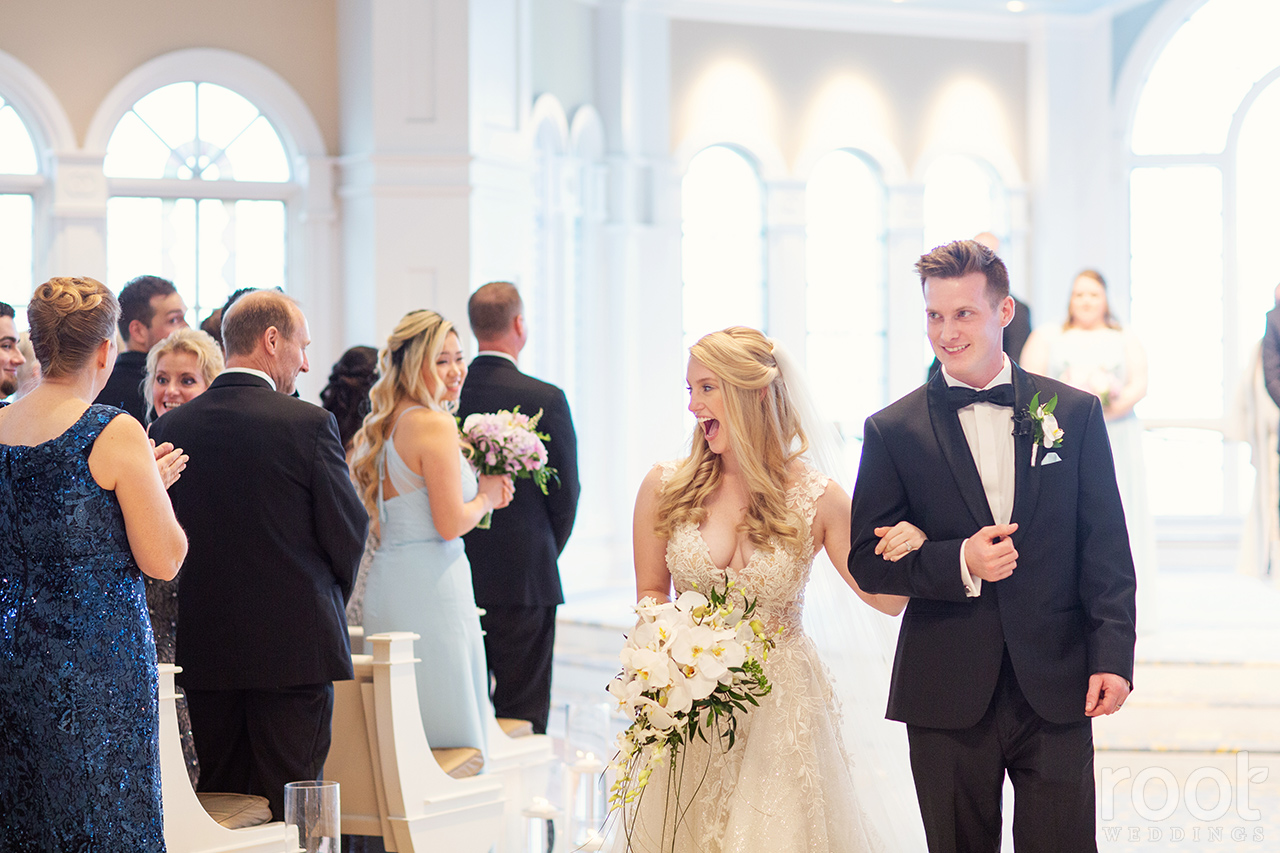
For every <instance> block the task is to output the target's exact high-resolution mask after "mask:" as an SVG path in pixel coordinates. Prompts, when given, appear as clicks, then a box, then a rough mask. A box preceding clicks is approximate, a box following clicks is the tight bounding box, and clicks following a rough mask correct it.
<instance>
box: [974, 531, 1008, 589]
mask: <svg viewBox="0 0 1280 853" xmlns="http://www.w3.org/2000/svg"><path fill="white" fill-rule="evenodd" d="M1017 529H1018V525H1016V524H993V525H991V526H990V527H984V528H982V529H981V530H979V531H978V532H977V533H975V534H973V535H972V536H970V537H969V538H968V540H967V541H966V542H965V543H964V564H965V567H966V568H968V569H969V574H970V575H972V576H973V577H975V578H982V579H983V580H984V581H989V582H993V581H998V580H1004V579H1005V578H1007V577H1009V575H1011V574H1013V570H1014V569H1016V568H1017V567H1018V552H1017V550H1016V549H1015V548H1014V547H1013V540H1012V539H1010V538H1009V537H1010V536H1012V535H1013V532H1014V531H1015V530H1017Z"/></svg>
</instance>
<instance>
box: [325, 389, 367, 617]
mask: <svg viewBox="0 0 1280 853" xmlns="http://www.w3.org/2000/svg"><path fill="white" fill-rule="evenodd" d="M326 414H327V413H326ZM311 498H312V512H313V513H314V515H315V518H314V522H315V527H316V537H317V538H318V539H319V542H320V547H321V548H322V549H323V550H324V552H325V554H327V555H328V557H329V566H330V568H331V569H332V571H333V576H334V577H335V578H336V579H337V581H338V586H339V587H340V588H341V589H342V600H343V601H346V600H347V599H349V598H350V597H351V587H352V585H353V584H354V583H355V578H356V570H357V569H358V568H359V567H360V558H361V557H362V556H363V555H364V540H365V536H366V534H367V533H368V532H369V515H368V513H367V512H365V508H364V504H363V503H361V501H360V498H359V496H358V495H357V494H356V490H355V486H353V485H352V484H351V477H350V474H349V472H348V470H347V460H346V458H345V457H344V456H343V453H342V442H341V440H340V439H339V438H338V424H337V421H335V420H334V419H333V415H331V414H329V415H328V417H327V418H326V419H325V420H323V421H321V425H320V428H319V431H318V434H317V436H316V450H315V455H314V458H313V461H312V471H311Z"/></svg>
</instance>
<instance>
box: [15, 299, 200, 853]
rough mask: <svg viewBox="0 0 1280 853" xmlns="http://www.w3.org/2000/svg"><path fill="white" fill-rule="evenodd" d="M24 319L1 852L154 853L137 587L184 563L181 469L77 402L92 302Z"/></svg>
mask: <svg viewBox="0 0 1280 853" xmlns="http://www.w3.org/2000/svg"><path fill="white" fill-rule="evenodd" d="M28 316H29V318H30V321H31V327H32V329H31V339H32V344H33V346H34V349H35V354H36V357H37V359H38V360H39V361H40V366H41V369H42V370H43V379H42V381H41V384H40V385H39V386H38V387H37V388H36V389H35V390H34V391H32V392H31V393H30V394H28V395H27V396H26V397H24V398H22V399H21V400H19V401H18V402H16V403H14V404H13V405H12V406H9V407H6V408H4V409H0V850H4V851H21V853H27V851H32V853H35V851H52V850H57V851H62V853H72V851H90V850H92V851H99V850H101V851H115V850H121V851H123V850H129V851H163V850H164V835H163V833H164V823H163V819H162V816H161V803H160V760H159V742H158V739H157V737H158V712H157V697H156V657H155V654H156V653H155V644H154V642H153V640H152V636H151V627H150V624H149V622H148V618H147V607H146V600H145V598H144V595H143V584H142V574H140V571H141V572H145V573H146V574H147V575H150V576H152V577H160V578H166V579H167V578H172V577H173V576H174V575H176V574H177V571H178V567H179V566H180V565H181V564H182V560H183V558H184V557H185V555H186V537H185V536H184V535H183V533H182V530H181V528H180V527H179V526H178V523H177V521H176V520H175V519H174V516H173V510H172V509H171V508H170V505H169V500H168V498H167V497H166V495H165V482H166V481H169V482H171V481H172V480H173V479H176V476H177V473H178V472H179V471H180V470H181V467H182V464H183V462H184V461H185V460H184V458H183V457H181V455H180V454H175V455H166V454H159V455H161V456H163V458H162V459H161V462H160V464H159V466H157V462H156V455H157V454H156V453H154V452H153V450H152V449H151V447H150V445H149V444H148V442H147V439H146V435H145V433H144V432H143V431H142V425H141V424H139V423H138V422H137V421H136V420H134V419H133V418H132V417H130V416H128V415H125V414H124V413H123V412H121V411H120V410H119V409H114V408H111V407H109V406H99V405H91V404H90V403H91V401H92V400H93V399H94V397H96V396H97V394H98V391H99V390H101V388H102V386H103V385H104V384H105V382H106V380H107V377H108V376H110V375H111V370H112V367H113V366H114V364H115V356H116V344H115V324H116V321H117V319H118V317H119V306H118V305H117V304H116V300H115V297H113V296H112V295H111V293H110V292H109V291H108V290H107V289H106V288H105V287H103V286H102V285H101V284H100V283H98V282H96V281H94V280H93V279H90V278H55V279H52V280H50V281H49V282H46V283H45V284H42V285H41V286H40V287H39V288H37V289H36V292H35V295H34V296H33V297H32V300H31V304H30V306H29V307H28ZM158 469H159V470H158Z"/></svg>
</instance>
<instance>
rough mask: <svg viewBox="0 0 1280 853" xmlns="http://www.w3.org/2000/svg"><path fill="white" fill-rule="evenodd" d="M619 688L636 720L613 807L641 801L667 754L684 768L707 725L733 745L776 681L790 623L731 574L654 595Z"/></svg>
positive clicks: (640, 610)
mask: <svg viewBox="0 0 1280 853" xmlns="http://www.w3.org/2000/svg"><path fill="white" fill-rule="evenodd" d="M635 610H636V613H637V614H638V615H639V617H640V619H639V621H638V623H637V624H636V627H635V629H634V630H633V631H632V632H631V635H630V636H628V637H627V642H626V645H625V646H624V647H623V649H622V652H621V659H622V673H621V674H620V675H618V676H617V677H616V678H614V679H613V681H611V682H610V683H609V687H608V690H609V692H610V693H611V694H612V695H613V696H614V698H616V699H617V700H618V707H619V708H620V710H621V711H622V712H623V713H625V714H626V715H627V716H628V717H629V718H630V719H631V720H632V723H631V725H630V726H629V727H628V728H627V729H626V731H624V732H622V733H621V734H620V735H618V741H617V744H618V753H617V755H616V756H614V759H613V765H612V769H613V770H614V771H615V774H616V780H617V781H616V782H615V783H614V785H613V788H612V790H611V791H610V794H609V807H610V811H613V810H615V809H619V808H621V807H622V806H624V805H625V804H627V803H631V802H633V801H635V800H636V799H637V798H638V797H639V796H640V794H641V793H642V792H643V790H644V787H645V785H646V784H648V782H649V777H650V776H651V775H652V773H653V771H654V769H655V768H656V767H658V766H659V765H660V764H661V763H662V762H663V760H664V759H669V762H670V763H669V766H670V768H671V771H672V774H673V776H674V773H675V767H676V759H677V757H678V755H679V752H680V750H681V748H682V747H685V746H686V745H688V744H690V743H692V741H693V739H694V738H701V739H702V740H703V741H704V742H710V741H708V739H707V733H708V732H710V733H711V735H712V737H718V738H720V739H721V740H722V741H723V743H724V744H725V748H726V749H732V748H733V744H734V741H735V738H736V735H737V727H738V721H739V719H740V717H741V715H742V714H745V713H746V711H747V708H748V706H749V705H750V706H754V705H758V704H759V701H758V700H759V698H760V697H762V696H766V695H768V693H769V691H770V690H771V689H772V686H771V685H770V684H769V679H768V678H766V677H765V674H764V666H763V664H764V661H765V660H766V659H767V657H768V654H769V650H770V649H771V648H773V647H774V645H776V642H777V636H778V634H780V633H781V630H782V629H778V631H776V632H773V633H770V632H769V631H767V630H766V628H765V626H764V624H763V623H762V622H761V621H760V620H759V619H757V618H755V601H754V600H750V599H748V598H747V597H746V596H745V595H743V594H742V593H741V592H739V591H738V590H736V589H735V585H734V582H733V581H728V582H727V583H726V584H725V588H724V589H723V590H721V589H717V588H714V587H713V588H712V589H709V590H707V591H706V593H705V594H704V593H703V592H700V591H698V590H696V589H695V590H689V591H687V592H683V593H681V594H680V596H679V598H677V599H676V600H675V601H674V602H668V603H661V604H660V603H658V602H656V601H654V599H652V598H644V599H642V600H641V601H640V602H639V603H638V604H637V605H636V606H635Z"/></svg>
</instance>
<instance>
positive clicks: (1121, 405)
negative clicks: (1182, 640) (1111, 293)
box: [1021, 270, 1159, 633]
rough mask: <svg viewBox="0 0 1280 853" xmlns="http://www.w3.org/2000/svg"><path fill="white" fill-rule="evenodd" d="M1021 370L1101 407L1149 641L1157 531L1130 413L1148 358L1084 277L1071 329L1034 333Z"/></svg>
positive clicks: (1098, 288)
mask: <svg viewBox="0 0 1280 853" xmlns="http://www.w3.org/2000/svg"><path fill="white" fill-rule="evenodd" d="M1021 365H1022V367H1023V368H1025V369H1027V370H1029V371H1031V372H1032V373H1040V374H1043V375H1045V376H1052V377H1053V378H1054V379H1059V380H1061V381H1063V382H1066V383H1067V384H1068V385H1073V386H1075V387H1076V388H1080V389H1082V390H1084V391H1088V392H1090V393H1091V394H1096V395H1097V396H1098V398H1099V399H1100V400H1101V401H1102V414H1103V415H1104V416H1105V417H1106V421H1107V438H1108V439H1110V441H1111V455H1112V456H1113V457H1114V458H1115V466H1116V483H1117V485H1118V486H1119V487H1120V500H1121V503H1122V504H1123V505H1124V515H1125V525H1126V526H1127V527H1128V529H1129V547H1130V548H1131V549H1132V551H1133V565H1134V569H1135V570H1136V571H1137V575H1138V630H1139V631H1141V632H1143V633H1150V632H1152V631H1154V630H1155V629H1156V627H1157V626H1158V625H1159V613H1158V609H1157V603H1156V540H1155V524H1154V521H1153V520H1152V517H1151V508H1150V506H1149V505H1148V503H1147V470H1146V461H1145V456H1144V453H1143V447H1142V422H1141V421H1139V420H1138V416H1137V415H1135V414H1134V411H1133V407H1134V406H1135V405H1137V403H1138V402H1139V401H1140V400H1141V399H1142V398H1143V397H1145V396H1146V395H1147V355H1146V351H1145V350H1144V349H1143V347H1142V344H1141V342H1139V341H1138V339H1137V338H1136V337H1135V336H1134V335H1133V333H1132V332H1129V331H1126V330H1124V329H1122V328H1120V323H1119V322H1118V321H1117V320H1116V319H1115V317H1114V316H1113V315H1112V313H1111V306H1110V303H1109V302H1108V300H1107V286H1106V282H1105V280H1104V279H1103V278H1102V275H1101V274H1100V273H1098V272H1096V271H1095V270H1084V271H1083V272H1081V273H1080V274H1079V275H1078V276H1076V280H1075V282H1074V283H1073V284H1072V287H1071V299H1070V302H1069V303H1068V305H1067V322H1066V323H1064V324H1063V325H1062V327H1061V328H1042V329H1036V330H1035V331H1034V332H1033V333H1032V334H1031V337H1029V338H1027V343H1026V345H1025V346H1024V347H1023V349H1022V359H1021Z"/></svg>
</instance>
